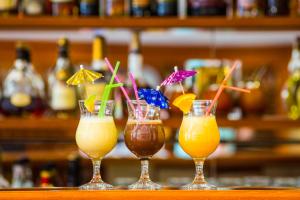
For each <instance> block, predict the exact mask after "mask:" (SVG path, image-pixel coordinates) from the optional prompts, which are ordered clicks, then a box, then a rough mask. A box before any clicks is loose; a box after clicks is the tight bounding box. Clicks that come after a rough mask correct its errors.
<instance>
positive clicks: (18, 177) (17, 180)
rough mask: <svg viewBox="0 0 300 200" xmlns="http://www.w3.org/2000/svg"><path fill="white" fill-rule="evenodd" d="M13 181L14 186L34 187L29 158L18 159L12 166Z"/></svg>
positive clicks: (12, 185)
mask: <svg viewBox="0 0 300 200" xmlns="http://www.w3.org/2000/svg"><path fill="white" fill-rule="evenodd" d="M12 172H13V174H12V183H11V187H13V188H30V187H33V181H32V170H31V167H30V161H29V159H28V158H22V159H20V160H17V161H16V162H15V164H14V165H13V167H12Z"/></svg>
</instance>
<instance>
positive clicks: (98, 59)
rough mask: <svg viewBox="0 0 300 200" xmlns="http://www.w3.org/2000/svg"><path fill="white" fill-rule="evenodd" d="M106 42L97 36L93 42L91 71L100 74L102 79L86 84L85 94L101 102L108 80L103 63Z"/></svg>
mask: <svg viewBox="0 0 300 200" xmlns="http://www.w3.org/2000/svg"><path fill="white" fill-rule="evenodd" d="M106 49H107V46H106V41H105V38H104V37H102V36H100V35H97V36H96V37H95V38H94V41H93V60H92V66H91V70H93V71H96V72H99V73H101V74H102V75H103V76H104V77H102V78H100V79H97V80H96V81H95V82H94V83H93V84H86V94H87V96H89V95H94V94H96V95H97V99H98V100H101V97H102V93H103V91H104V87H105V84H106V82H108V81H109V80H110V76H111V75H110V74H111V73H110V71H109V69H108V67H107V65H106V63H105V61H104V58H105V56H106Z"/></svg>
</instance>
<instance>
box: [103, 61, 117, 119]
mask: <svg viewBox="0 0 300 200" xmlns="http://www.w3.org/2000/svg"><path fill="white" fill-rule="evenodd" d="M119 67H120V61H118V62H117V64H116V66H115V69H114V72H113V74H112V77H111V79H110V81H109V84H108V85H106V86H105V88H104V92H103V95H102V99H101V105H100V109H99V112H98V116H99V117H104V114H105V108H106V104H107V101H108V98H109V94H110V92H111V89H112V88H114V87H119V84H113V82H114V79H115V76H116V74H117V72H118V69H119Z"/></svg>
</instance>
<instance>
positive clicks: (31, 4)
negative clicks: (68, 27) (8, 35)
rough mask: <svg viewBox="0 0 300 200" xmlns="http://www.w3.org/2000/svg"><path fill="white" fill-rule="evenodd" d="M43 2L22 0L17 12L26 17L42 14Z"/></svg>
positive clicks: (39, 0) (40, 0)
mask: <svg viewBox="0 0 300 200" xmlns="http://www.w3.org/2000/svg"><path fill="white" fill-rule="evenodd" d="M44 9H45V2H44V1H42V0H23V1H22V2H21V5H20V7H19V12H22V13H24V14H26V15H42V14H44Z"/></svg>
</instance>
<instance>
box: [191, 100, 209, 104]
mask: <svg viewBox="0 0 300 200" xmlns="http://www.w3.org/2000/svg"><path fill="white" fill-rule="evenodd" d="M212 102H213V100H212V99H195V100H193V103H209V104H211V103H212Z"/></svg>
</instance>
